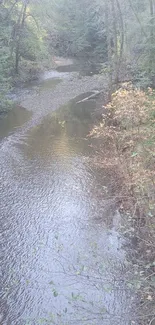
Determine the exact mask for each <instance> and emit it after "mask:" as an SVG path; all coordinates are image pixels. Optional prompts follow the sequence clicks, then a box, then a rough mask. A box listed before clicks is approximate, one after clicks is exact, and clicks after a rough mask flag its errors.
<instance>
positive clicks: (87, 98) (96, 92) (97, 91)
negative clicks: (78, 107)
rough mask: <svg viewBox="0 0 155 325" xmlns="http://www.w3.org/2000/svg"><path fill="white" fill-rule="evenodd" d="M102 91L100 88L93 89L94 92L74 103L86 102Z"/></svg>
mask: <svg viewBox="0 0 155 325" xmlns="http://www.w3.org/2000/svg"><path fill="white" fill-rule="evenodd" d="M102 92H103V90H101V91H99V90H96V91H94V93H93V94H92V95H90V96H88V97H85V98H84V99H82V100H79V101H78V102H76V104H80V103H83V102H86V101H87V100H89V99H92V98H95V97H96V96H97V95H99V94H101V93H102Z"/></svg>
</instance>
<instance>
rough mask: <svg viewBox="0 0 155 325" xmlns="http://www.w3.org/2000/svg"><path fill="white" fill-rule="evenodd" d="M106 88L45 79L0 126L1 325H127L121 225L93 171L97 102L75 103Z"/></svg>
mask: <svg viewBox="0 0 155 325" xmlns="http://www.w3.org/2000/svg"><path fill="white" fill-rule="evenodd" d="M53 74H55V75H54V77H53ZM104 80H105V79H103V76H100V75H96V76H92V77H90V76H85V77H79V75H78V73H77V72H63V73H62V72H59V73H58V72H56V71H53V72H50V73H49V75H48V77H47V75H46V76H45V75H44V76H43V77H42V79H41V80H40V82H39V83H38V82H37V83H33V84H30V85H28V86H27V88H25V89H24V90H23V92H21V91H20V92H19V94H18V96H17V97H18V101H19V102H20V107H19V106H18V107H16V110H15V111H14V112H11V113H10V114H11V115H10V114H9V115H8V117H7V118H6V119H5V122H4V121H3V123H2V124H3V128H2V127H1V131H0V136H1V142H0V164H1V173H0V193H1V216H0V219H1V233H2V236H1V247H2V250H1V251H2V262H1V266H2V269H1V278H2V291H1V310H0V324H2V325H39V324H43V325H47V324H55V325H76V324H80V325H117V324H119V325H129V324H131V322H132V317H133V312H132V303H133V296H132V293H131V290H130V289H129V286H127V281H126V280H127V278H126V273H127V270H128V267H127V265H128V260H127V253H126V250H125V247H126V245H124V244H125V239H124V237H123V236H122V234H121V231H120V227H121V216H120V214H119V211H118V210H117V207H116V206H115V204H113V205H111V202H110V204H109V199H108V197H109V196H110V195H111V192H110V191H111V190H110V186H109V187H108V181H109V180H108V176H107V175H106V174H105V173H104V172H103V171H102V170H101V169H100V168H97V167H95V166H93V164H92V163H91V157H92V156H94V154H95V152H94V149H93V147H92V145H91V140H90V139H89V138H88V137H87V135H88V133H89V132H90V130H91V128H92V125H93V121H92V115H91V113H92V111H93V110H95V105H96V102H95V101H94V100H90V101H88V102H86V103H85V102H84V103H83V102H81V103H79V102H80V101H81V100H82V99H83V98H85V97H86V96H87V94H88V92H89V94H90V93H93V91H96V90H101V89H103V85H104ZM18 105H19V104H18ZM21 107H22V108H21ZM19 112H20V113H19ZM19 116H20V117H19ZM2 124H1V126H2ZM4 124H5V127H4ZM109 185H110V184H109Z"/></svg>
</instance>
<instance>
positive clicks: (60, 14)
mask: <svg viewBox="0 0 155 325" xmlns="http://www.w3.org/2000/svg"><path fill="white" fill-rule="evenodd" d="M154 16H155V5H154V1H153V0H149V1H148V0H134V1H133V0H125V1H124V0H110V1H106V0H104V1H100V0H95V1H94V0H89V1H88V0H85V1H83V0H79V1H76V0H67V1H66V0H58V1H54V0H44V1H41V0H1V1H0V107H1V109H6V108H7V106H8V104H9V103H8V101H6V94H7V93H8V90H9V88H10V87H11V86H12V85H14V84H15V83H17V82H18V81H20V82H21V81H25V80H27V79H33V78H35V77H36V76H37V72H38V70H40V69H41V68H42V67H43V68H46V69H49V68H50V65H51V55H52V56H53V55H61V56H64V57H68V56H70V57H76V58H78V59H82V60H83V61H85V65H90V66H91V65H92V63H93V64H99V65H100V68H101V71H102V73H105V72H106V73H108V75H109V80H108V81H107V82H108V83H109V85H108V86H109V97H110V94H111V91H112V84H113V83H117V82H118V81H120V80H124V79H132V80H135V81H136V82H137V83H139V85H140V86H142V87H146V86H148V85H150V86H153V85H154V83H155V82H154V80H155V60H154V57H155V32H154V30H155V18H154Z"/></svg>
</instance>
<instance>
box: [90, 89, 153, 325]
mask: <svg viewBox="0 0 155 325" xmlns="http://www.w3.org/2000/svg"><path fill="white" fill-rule="evenodd" d="M91 136H93V137H95V138H96V137H97V138H99V139H100V140H101V141H100V148H99V150H98V152H97V157H95V163H96V164H98V165H99V166H100V167H101V168H107V167H108V168H109V167H110V170H111V172H112V171H114V170H115V174H116V175H115V176H114V178H115V180H116V183H117V178H118V179H120V178H121V186H119V184H118V186H117V185H116V183H115V190H114V193H113V196H114V199H115V201H116V203H118V207H119V210H120V212H121V214H122V215H123V220H124V223H123V225H122V231H123V232H124V234H125V235H126V236H129V237H130V239H131V242H133V247H132V250H131V255H130V259H132V262H133V265H132V268H133V273H134V280H133V283H130V284H129V285H130V286H131V287H132V286H133V288H136V289H137V290H138V294H139V305H138V315H139V320H140V324H145V325H146V324H152V322H153V320H154V318H155V313H154V299H155V295H154V293H155V91H154V90H152V89H151V88H148V89H147V91H142V90H139V89H138V88H135V87H133V85H132V84H131V83H127V84H123V85H122V87H121V88H120V89H118V90H117V91H116V92H115V93H114V94H112V100H111V102H110V103H109V104H108V105H107V106H106V107H104V114H103V121H102V122H101V123H100V125H98V126H96V127H94V129H93V130H92V133H91ZM153 324H154V323H153Z"/></svg>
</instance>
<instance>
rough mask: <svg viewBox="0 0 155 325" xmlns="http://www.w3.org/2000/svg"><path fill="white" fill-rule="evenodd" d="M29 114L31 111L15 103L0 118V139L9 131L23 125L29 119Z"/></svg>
mask: <svg viewBox="0 0 155 325" xmlns="http://www.w3.org/2000/svg"><path fill="white" fill-rule="evenodd" d="M31 115H32V114H31V112H28V111H27V110H26V109H24V108H23V107H20V106H18V105H16V106H15V107H14V108H13V109H12V110H10V111H9V112H8V114H7V115H6V116H5V117H2V118H0V139H1V138H3V137H6V136H8V135H9V133H10V132H13V131H15V129H16V128H18V127H20V126H21V125H23V124H24V123H25V122H26V121H28V120H29V119H30V117H31Z"/></svg>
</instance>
